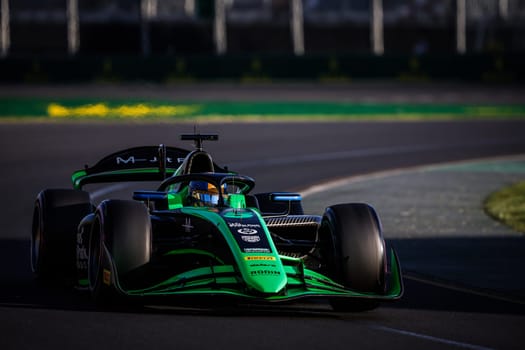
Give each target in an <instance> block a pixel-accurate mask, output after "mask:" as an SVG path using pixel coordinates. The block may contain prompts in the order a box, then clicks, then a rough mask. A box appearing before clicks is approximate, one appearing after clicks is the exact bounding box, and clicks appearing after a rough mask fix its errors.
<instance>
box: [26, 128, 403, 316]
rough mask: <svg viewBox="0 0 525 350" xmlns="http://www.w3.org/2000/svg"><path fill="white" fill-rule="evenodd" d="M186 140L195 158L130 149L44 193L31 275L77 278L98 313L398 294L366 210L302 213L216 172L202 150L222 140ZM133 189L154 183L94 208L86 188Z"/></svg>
mask: <svg viewBox="0 0 525 350" xmlns="http://www.w3.org/2000/svg"><path fill="white" fill-rule="evenodd" d="M181 138H182V140H192V141H194V142H195V145H196V149H195V150H193V151H188V150H184V149H180V148H175V147H166V146H164V145H160V146H147V147H137V148H131V149H127V150H124V151H120V152H117V153H114V154H111V155H109V156H107V157H105V158H103V159H102V160H101V161H99V162H98V163H97V164H96V165H94V166H93V167H88V166H86V168H85V169H83V170H79V171H76V172H74V173H73V176H72V182H73V189H46V190H43V191H42V192H40V193H39V194H38V197H37V199H36V202H35V209H34V216H33V226H32V243H31V265H32V268H33V271H34V272H35V273H36V274H37V276H38V278H40V279H43V280H50V281H56V280H63V281H74V284H75V285H76V287H77V288H79V289H87V290H89V291H90V292H91V294H92V295H93V297H94V299H95V301H96V302H98V303H100V304H110V303H113V302H115V301H124V300H128V299H134V300H139V301H140V302H143V303H150V302H151V303H171V302H172V301H177V300H184V298H183V297H185V296H186V297H204V298H207V299H213V298H211V297H212V296H213V297H231V298H237V299H239V300H241V301H246V302H249V303H251V302H253V303H259V302H264V303H270V302H286V301H293V300H297V299H302V298H326V299H328V300H329V301H330V303H331V305H332V306H333V308H334V309H335V310H341V311H359V310H367V309H372V308H374V307H376V306H377V305H378V304H379V302H381V301H392V300H396V299H399V298H400V297H401V295H402V293H403V284H402V277H401V269H400V265H399V261H398V258H397V256H396V254H395V252H394V250H393V249H391V250H390V251H389V252H387V249H386V247H385V241H384V239H383V236H382V232H381V225H380V221H379V218H378V216H377V214H376V212H375V211H374V209H373V208H372V207H371V206H369V205H367V204H363V203H348V204H338V205H334V206H330V207H328V208H326V211H325V212H324V214H322V215H305V214H304V213H303V209H302V205H301V196H300V195H299V194H296V193H287V192H275V193H258V194H251V192H250V191H251V190H252V188H253V187H254V185H255V182H254V180H253V179H252V178H250V177H247V176H243V175H239V174H237V173H235V172H231V171H229V170H227V169H226V168H221V167H220V166H218V165H217V164H215V163H214V162H213V160H212V157H211V156H210V154H209V153H207V152H205V151H203V149H202V142H203V141H205V140H217V139H218V136H217V135H202V134H191V135H182V137H181ZM136 181H150V182H151V181H158V183H160V184H159V185H158V187H157V188H156V190H153V191H135V192H133V200H121V199H107V200H104V201H102V202H100V203H98V204H97V205H95V204H94V203H93V202H92V199H91V196H90V193H89V192H87V191H85V190H83V187H84V186H85V185H87V184H96V183H111V182H126V183H127V182H136ZM387 256H389V259H387ZM387 260H390V261H389V262H388V261H387Z"/></svg>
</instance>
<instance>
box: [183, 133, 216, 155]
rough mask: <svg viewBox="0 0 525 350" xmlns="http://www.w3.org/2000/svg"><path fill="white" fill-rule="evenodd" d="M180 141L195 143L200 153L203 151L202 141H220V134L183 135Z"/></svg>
mask: <svg viewBox="0 0 525 350" xmlns="http://www.w3.org/2000/svg"><path fill="white" fill-rule="evenodd" d="M180 139H181V140H183V141H194V142H195V148H196V149H197V150H198V151H202V141H218V140H219V135H218V134H197V133H193V134H182V135H180Z"/></svg>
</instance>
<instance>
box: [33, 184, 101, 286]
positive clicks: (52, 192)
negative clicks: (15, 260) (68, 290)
mask: <svg viewBox="0 0 525 350" xmlns="http://www.w3.org/2000/svg"><path fill="white" fill-rule="evenodd" d="M92 208H93V206H92V204H91V201H90V196H89V193H87V192H85V191H80V190H73V189H48V190H44V191H42V192H40V193H39V194H38V196H37V198H36V201H35V206H34V211H33V223H32V230H31V269H32V270H33V272H34V273H35V274H36V276H37V278H38V279H39V280H40V281H43V282H49V281H55V282H66V283H69V282H72V281H73V279H74V278H75V276H76V237H77V227H78V224H79V223H80V221H81V220H82V219H83V218H84V217H85V216H86V215H88V214H90V213H91V212H92V210H93V209H92Z"/></svg>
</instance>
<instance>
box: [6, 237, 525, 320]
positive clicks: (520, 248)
mask: <svg viewBox="0 0 525 350" xmlns="http://www.w3.org/2000/svg"><path fill="white" fill-rule="evenodd" d="M390 243H391V244H392V245H393V246H394V247H395V248H396V249H397V251H398V253H399V255H400V258H401V263H402V265H403V266H404V268H405V269H406V270H405V271H406V275H407V277H406V278H405V281H404V282H405V295H404V297H403V298H402V299H401V301H399V302H396V303H392V304H389V303H388V304H383V305H382V306H381V307H382V308H401V309H414V310H439V311H455V312H479V313H494V314H525V299H523V298H522V299H519V297H520V296H518V297H515V298H514V299H516V300H518V302H510V301H505V300H501V299H499V298H497V297H494V296H491V295H490V294H489V292H494V291H488V290H486V289H482V288H471V286H469V285H468V284H467V283H462V284H459V283H454V284H452V283H450V282H449V281H448V282H446V281H444V280H442V279H439V278H438V277H436V276H430V275H425V276H424V277H423V276H422V275H421V274H416V273H414V272H412V271H418V266H419V268H420V267H421V266H425V264H431V265H432V264H438V265H436V266H434V267H435V268H437V269H439V268H441V269H446V268H447V267H448V268H451V266H452V267H453V266H454V264H456V262H455V260H454V259H453V258H451V252H454V249H450V248H449V249H448V250H444V247H446V246H454V247H456V249H457V251H455V253H457V254H468V255H469V256H478V257H480V258H483V259H484V260H487V261H486V263H487V264H490V263H491V262H493V261H494V256H497V255H496V254H492V253H493V250H494V251H498V252H499V253H498V254H503V255H504V256H506V257H507V259H506V260H505V262H506V264H508V266H506V267H500V268H506V270H504V271H503V270H498V269H497V268H496V267H493V268H492V269H487V268H486V267H484V266H462V267H461V268H463V270H464V272H463V273H466V274H469V273H470V274H473V275H476V276H474V277H476V278H486V279H487V283H494V284H495V286H496V287H498V288H504V287H507V288H509V286H510V287H512V283H517V282H519V283H523V282H522V281H521V280H520V277H522V276H521V274H517V275H516V274H515V273H518V270H519V269H520V266H519V264H516V266H514V265H513V261H514V259H519V257H520V255H519V254H522V255H521V256H523V253H524V249H525V239H522V238H516V239H508V238H506V239H504V240H503V239H494V238H490V239H482V238H476V239H470V238H469V239H426V240H421V239H406V240H394V241H390ZM29 244H30V243H29V241H26V240H0V266H2V268H1V270H0V284H1V289H0V306H2V307H13V308H17V307H20V308H34V309H55V310H69V311H91V312H93V311H101V312H106V311H109V312H117V313H153V314H176V315H188V316H191V315H201V316H202V315H206V316H232V317H252V316H261V317H282V316H285V317H296V318H319V317H321V318H338V317H340V314H338V313H335V312H333V311H332V310H331V308H330V307H329V305H328V303H327V302H326V301H324V300H316V301H314V302H312V303H297V304H281V305H269V306H267V305H253V304H237V303H235V304H234V303H226V304H224V303H223V302H221V303H215V302H214V301H209V302H205V303H202V302H198V303H191V304H181V303H177V304H173V305H169V306H150V305H148V306H132V307H125V308H115V309H111V310H103V309H98V308H97V307H96V306H95V305H94V304H93V303H92V301H91V299H90V297H89V295H88V294H87V293H81V292H77V291H73V290H71V289H67V288H64V287H56V286H55V287H52V286H42V285H40V284H39V283H37V281H36V280H35V278H34V276H33V274H32V272H31V268H30V262H29ZM464 245H467V246H468V247H469V249H465V250H462V249H459V248H458V246H459V247H461V246H464ZM505 247H512V249H510V248H508V249H507V250H505V251H503V252H502V251H499V250H498V249H504V248H505ZM440 251H441V255H439V254H437V253H439V252H440ZM445 251H448V255H447V254H445V253H444V252H445ZM433 253H436V254H437V255H436V256H434V255H433ZM440 259H442V260H440ZM447 259H448V260H447ZM443 261H448V263H447V264H444V265H441V266H440V265H439V264H442V263H443ZM521 263H522V264H523V262H521ZM426 268H427V269H429V267H428V266H426ZM455 268H456V270H457V269H459V268H460V267H459V266H455ZM414 269H415V270H414ZM480 273H482V274H483V273H484V274H485V275H479V274H480ZM495 273H499V274H498V276H497V279H498V281H497V282H490V280H491V278H492V279H494V278H495V277H494V274H495ZM414 276H417V277H414ZM469 277H470V278H472V276H469ZM511 277H513V278H512V279H510V280H507V278H511ZM502 281H503V282H505V281H506V283H505V284H504V285H502V284H501V283H503V282H502ZM516 292H521V293H523V290H520V291H516ZM521 297H522V295H521ZM520 300H521V301H520ZM188 305H189V307H188ZM353 315H355V316H356V317H367V318H368V317H373V315H374V311H371V312H367V313H363V314H353Z"/></svg>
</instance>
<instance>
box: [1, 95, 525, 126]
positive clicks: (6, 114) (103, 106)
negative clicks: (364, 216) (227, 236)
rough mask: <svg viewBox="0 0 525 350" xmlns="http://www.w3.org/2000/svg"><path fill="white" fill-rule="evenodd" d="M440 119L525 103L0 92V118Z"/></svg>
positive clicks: (496, 114) (524, 113) (504, 111)
mask: <svg viewBox="0 0 525 350" xmlns="http://www.w3.org/2000/svg"><path fill="white" fill-rule="evenodd" d="M35 117H36V118H45V119H54V120H65V119H99V120H100V119H167V120H194V119H196V118H197V119H207V120H221V119H222V120H234V121H235V120H263V121H264V120H271V121H275V120H306V121H310V120H312V121H313V120H443V119H485V118H498V119H509V118H514V119H516V118H525V105H460V104H392V103H385V104H381V103H374V104H371V103H335V102H316V101H308V102H270V101H268V102H225V101H218V102H215V101H213V102H212V101H199V102H196V101H162V100H139V99H136V100H127V99H116V100H101V99H63V98H62V99H60V98H57V99H49V98H48V99H43V98H35V99H31V98H0V119H7V118H14V119H26V118H35Z"/></svg>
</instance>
